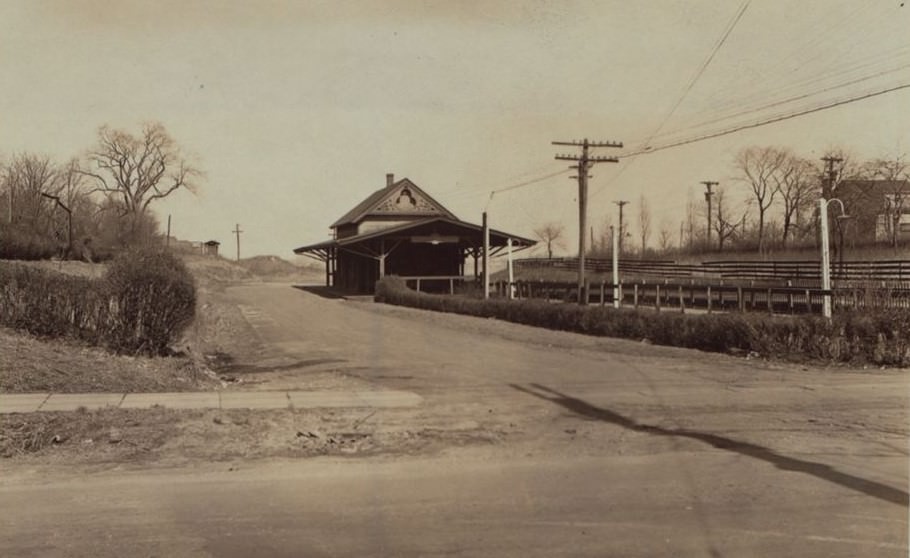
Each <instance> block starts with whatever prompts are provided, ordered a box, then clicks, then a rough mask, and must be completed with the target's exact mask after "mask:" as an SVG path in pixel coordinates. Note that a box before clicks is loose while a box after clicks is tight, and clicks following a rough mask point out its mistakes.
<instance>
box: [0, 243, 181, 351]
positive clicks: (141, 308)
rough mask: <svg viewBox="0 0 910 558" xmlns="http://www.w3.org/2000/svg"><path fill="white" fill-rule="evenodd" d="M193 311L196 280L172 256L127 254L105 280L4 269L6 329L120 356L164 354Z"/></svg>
mask: <svg viewBox="0 0 910 558" xmlns="http://www.w3.org/2000/svg"><path fill="white" fill-rule="evenodd" d="M195 305H196V291H195V285H194V283H193V279H192V276H191V275H190V274H189V272H188V271H187V269H186V267H185V266H184V265H183V263H182V262H181V261H180V260H178V259H176V258H175V257H173V256H172V255H170V254H166V253H161V252H152V251H137V252H128V253H125V254H123V255H121V256H119V257H118V258H117V259H115V260H114V261H113V262H112V263H111V265H110V267H109V269H108V271H107V273H106V275H105V276H104V277H103V278H102V279H88V278H85V277H74V276H70V275H64V274H61V273H56V272H53V271H47V270H42V269H35V268H31V267H27V266H24V265H18V264H0V325H4V326H7V327H12V328H16V329H22V330H25V331H28V332H29V333H32V334H34V335H40V336H46V337H67V338H72V339H77V340H80V341H84V342H87V343H90V344H93V345H98V346H102V347H105V348H107V349H109V350H112V351H114V352H118V353H130V354H139V353H142V354H149V355H161V354H165V353H166V352H167V350H168V345H169V344H170V343H171V342H172V341H173V340H174V339H176V338H177V336H179V335H180V333H181V332H182V331H183V329H184V328H185V327H186V326H187V325H188V324H189V323H190V322H191V321H192V318H193V315H194V313H195Z"/></svg>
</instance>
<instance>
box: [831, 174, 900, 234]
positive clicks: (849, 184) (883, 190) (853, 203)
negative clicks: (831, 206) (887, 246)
mask: <svg viewBox="0 0 910 558" xmlns="http://www.w3.org/2000/svg"><path fill="white" fill-rule="evenodd" d="M834 195H835V196H836V197H837V198H838V199H840V200H841V201H842V202H844V207H845V209H846V211H847V213H848V214H849V216H850V224H849V225H848V226H849V227H850V228H849V229H848V230H849V231H850V238H851V241H852V242H851V243H852V244H871V243H873V242H875V243H884V242H891V240H892V238H895V237H896V239H897V240H898V241H899V242H903V241H907V240H910V181H907V180H844V181H843V182H841V183H840V184H839V185H838V186H837V190H836V191H835V194H834Z"/></svg>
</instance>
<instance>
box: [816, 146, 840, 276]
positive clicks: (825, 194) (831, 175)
mask: <svg viewBox="0 0 910 558" xmlns="http://www.w3.org/2000/svg"><path fill="white" fill-rule="evenodd" d="M822 161H824V162H825V176H824V177H823V178H822V199H823V200H830V199H831V198H833V197H834V185H835V183H836V182H837V171H835V170H834V165H835V164H837V163H842V162H843V161H844V159H843V158H842V157H834V156H832V155H826V156H825V157H822ZM821 207H822V206H819V210H820V209H821ZM824 207H825V211H827V207H828V205H827V204H825V205H824ZM825 220H826V221H827V220H828V215H825ZM835 222H836V224H837V239H838V240H839V242H838V245H837V247H836V249H837V252H836V254H835V255H837V256H839V257H840V260H841V268H843V257H844V250H843V248H844V233H843V231H842V230H841V227H842V226H843V225H841V223H840V222H837V220H835ZM826 238H827V237H825V238H822V242H824V243H825V244H826V246H825V249H826V250H827V249H828V246H827V243H828V242H829V241H828V240H826Z"/></svg>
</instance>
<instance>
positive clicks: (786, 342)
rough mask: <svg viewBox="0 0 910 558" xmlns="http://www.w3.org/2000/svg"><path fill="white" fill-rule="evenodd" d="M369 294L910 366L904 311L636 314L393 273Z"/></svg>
mask: <svg viewBox="0 0 910 558" xmlns="http://www.w3.org/2000/svg"><path fill="white" fill-rule="evenodd" d="M375 298H376V301H377V302H386V303H388V304H397V305H401V306H412V307H415V308H423V309H427V310H437V311H442V312H455V313H459V314H469V315H472V316H480V317H492V318H499V319H502V320H506V321H510V322H515V323H520V324H525V325H532V326H537V327H545V328H549V329H558V330H564V331H574V332H577V333H586V334H590V335H600V336H607V337H622V338H627V339H636V340H648V341H650V342H652V343H655V344H658V345H671V346H675V347H686V348H691V349H700V350H703V351H712V352H735V353H747V352H757V353H759V354H763V355H775V356H781V357H785V358H795V359H806V358H809V359H813V360H823V361H830V362H853V363H874V364H882V365H897V366H907V365H910V312H908V311H907V310H906V309H891V310H879V311H876V312H872V311H870V310H868V309H866V310H864V311H863V312H844V313H839V314H836V315H835V316H834V318H833V319H832V320H831V321H830V322H829V321H828V320H825V319H824V318H821V317H818V316H798V317H790V316H777V317H775V316H768V315H763V314H762V315H759V314H738V313H732V314H710V315H709V314H680V313H676V312H663V313H660V312H650V311H644V312H640V311H636V310H633V309H628V308H622V309H619V310H616V309H614V308H611V307H606V306H584V307H582V306H576V305H574V304H551V303H548V302H544V301H541V300H503V299H490V300H479V299H473V298H466V297H459V296H446V295H433V294H426V293H418V292H415V291H413V290H411V289H409V288H408V287H407V285H406V284H405V283H404V281H402V280H401V279H399V278H397V277H385V278H383V279H382V280H380V281H379V282H378V283H377V284H376V297H375Z"/></svg>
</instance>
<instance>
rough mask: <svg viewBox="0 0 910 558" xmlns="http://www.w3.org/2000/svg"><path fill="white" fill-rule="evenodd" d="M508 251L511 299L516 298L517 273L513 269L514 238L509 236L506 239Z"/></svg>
mask: <svg viewBox="0 0 910 558" xmlns="http://www.w3.org/2000/svg"><path fill="white" fill-rule="evenodd" d="M506 253H507V254H508V261H509V300H512V299H513V298H515V287H514V286H513V283H515V274H514V273H513V271H512V239H511V238H509V239H507V240H506Z"/></svg>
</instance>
